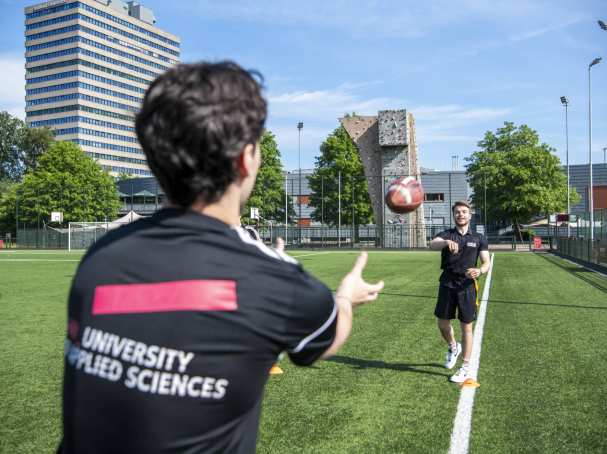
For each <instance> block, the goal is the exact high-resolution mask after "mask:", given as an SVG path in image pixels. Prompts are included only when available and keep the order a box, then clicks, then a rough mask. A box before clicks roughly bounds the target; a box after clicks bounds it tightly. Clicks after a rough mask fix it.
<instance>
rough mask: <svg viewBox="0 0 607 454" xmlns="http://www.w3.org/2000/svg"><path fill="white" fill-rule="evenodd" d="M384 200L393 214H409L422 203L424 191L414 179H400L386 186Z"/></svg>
mask: <svg viewBox="0 0 607 454" xmlns="http://www.w3.org/2000/svg"><path fill="white" fill-rule="evenodd" d="M385 199H386V205H388V207H389V208H390V210H392V211H393V212H394V213H398V214H405V213H410V212H411V211H414V210H416V209H417V208H418V207H419V206H420V205H421V204H422V202H423V201H424V189H423V188H422V185H421V183H420V182H419V181H417V180H416V179H415V178H413V177H400V178H397V179H396V180H394V181H392V182H391V183H390V184H389V185H388V189H387V191H386V197H385Z"/></svg>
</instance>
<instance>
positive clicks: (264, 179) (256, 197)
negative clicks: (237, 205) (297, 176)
mask: <svg viewBox="0 0 607 454" xmlns="http://www.w3.org/2000/svg"><path fill="white" fill-rule="evenodd" d="M259 147H260V149H261V165H260V167H259V172H258V174H257V181H256V183H255V187H254V188H253V192H252V193H251V197H249V200H248V201H247V204H246V206H245V209H244V213H243V220H245V219H248V217H249V213H250V208H251V207H256V208H259V211H260V215H261V217H263V218H264V219H265V220H274V221H276V222H281V221H283V222H284V216H285V190H284V171H283V168H282V162H281V160H280V150H279V149H278V145H277V143H276V138H275V137H274V134H272V133H271V132H270V131H265V132H264V133H263V135H262V136H261V140H260V143H259ZM292 214H293V207H292V202H291V203H289V215H290V216H291V215H292Z"/></svg>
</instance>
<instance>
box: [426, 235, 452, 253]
mask: <svg viewBox="0 0 607 454" xmlns="http://www.w3.org/2000/svg"><path fill="white" fill-rule="evenodd" d="M428 247H429V248H430V249H432V250H433V251H440V250H441V249H444V248H446V247H448V248H449V251H451V253H452V254H457V251H458V250H459V246H458V244H457V243H456V242H455V241H451V240H446V239H444V238H441V237H440V236H437V237H436V238H434V239H433V240H432V241H430V244H429V245H428Z"/></svg>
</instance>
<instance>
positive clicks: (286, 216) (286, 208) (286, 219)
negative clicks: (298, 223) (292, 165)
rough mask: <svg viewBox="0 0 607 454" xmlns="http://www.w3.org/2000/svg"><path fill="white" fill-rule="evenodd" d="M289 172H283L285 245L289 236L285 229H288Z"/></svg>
mask: <svg viewBox="0 0 607 454" xmlns="http://www.w3.org/2000/svg"><path fill="white" fill-rule="evenodd" d="M288 174H289V172H286V171H285V245H287V244H289V235H288V232H287V229H288V228H289V218H288V216H289V198H288V197H289V188H288V185H287V181H288V179H287V177H288Z"/></svg>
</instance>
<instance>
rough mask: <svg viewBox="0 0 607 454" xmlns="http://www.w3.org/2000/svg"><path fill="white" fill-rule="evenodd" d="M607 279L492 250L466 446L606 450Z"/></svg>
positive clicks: (546, 258) (553, 260) (550, 260)
mask: <svg viewBox="0 0 607 454" xmlns="http://www.w3.org/2000/svg"><path fill="white" fill-rule="evenodd" d="M606 334H607V279H605V278H604V277H601V276H599V275H598V274H596V273H592V272H590V271H587V270H584V269H583V268H580V267H578V266H576V265H572V264H570V263H567V262H565V261H563V260H561V259H559V258H557V257H554V256H552V255H542V254H537V255H536V254H500V255H498V256H496V261H495V268H494V274H493V283H492V288H491V296H490V301H489V306H488V312H487V323H486V326H485V336H484V341H483V348H482V355H481V367H480V372H479V381H480V382H481V384H482V386H481V388H480V389H479V392H478V393H477V397H476V403H475V408H474V417H473V423H472V425H473V431H472V442H471V452H492V453H511V452H538V453H544V452H571V453H573V452H580V453H582V452H583V453H604V452H607V438H606V437H605V434H606V433H607V353H606V349H605V345H604V344H605V342H604V339H605V335H606Z"/></svg>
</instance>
